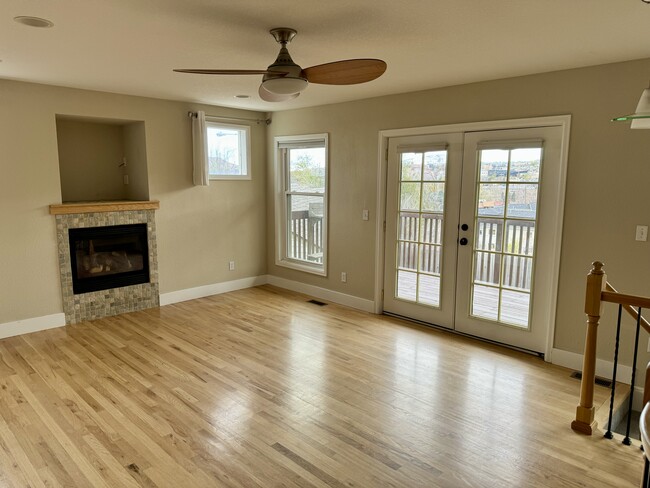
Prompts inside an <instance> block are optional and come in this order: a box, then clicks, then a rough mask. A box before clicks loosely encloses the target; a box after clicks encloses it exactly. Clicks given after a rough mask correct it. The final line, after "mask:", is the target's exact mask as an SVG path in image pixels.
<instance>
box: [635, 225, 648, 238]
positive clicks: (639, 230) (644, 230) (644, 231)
mask: <svg viewBox="0 0 650 488" xmlns="http://www.w3.org/2000/svg"><path fill="white" fill-rule="evenodd" d="M636 240H637V241H644V242H645V241H647V240H648V226H647V225H637V226H636Z"/></svg>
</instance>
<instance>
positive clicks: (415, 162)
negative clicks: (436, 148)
mask: <svg viewBox="0 0 650 488" xmlns="http://www.w3.org/2000/svg"><path fill="white" fill-rule="evenodd" d="M421 176H422V153H404V154H402V170H401V180H402V181H420V180H421V179H422V178H421Z"/></svg>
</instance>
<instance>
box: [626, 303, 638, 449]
mask: <svg viewBox="0 0 650 488" xmlns="http://www.w3.org/2000/svg"><path fill="white" fill-rule="evenodd" d="M638 312H639V315H637V317H636V335H635V337H634V358H633V359H632V380H631V382H630V404H629V405H628V406H627V427H626V429H625V439H623V444H625V445H626V446H629V445H631V444H632V441H631V440H630V422H631V420H632V402H633V401H634V379H635V376H636V357H637V355H638V352H639V330H640V329H641V307H639V310H638Z"/></svg>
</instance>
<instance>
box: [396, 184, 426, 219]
mask: <svg viewBox="0 0 650 488" xmlns="http://www.w3.org/2000/svg"><path fill="white" fill-rule="evenodd" d="M421 190H422V183H420V182H418V183H404V182H402V183H401V184H400V207H399V208H400V210H415V211H416V212H418V211H419V210H420V191H421Z"/></svg>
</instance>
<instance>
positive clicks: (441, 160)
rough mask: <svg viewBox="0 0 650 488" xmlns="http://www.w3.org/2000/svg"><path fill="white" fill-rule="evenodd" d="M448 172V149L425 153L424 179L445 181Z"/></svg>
mask: <svg viewBox="0 0 650 488" xmlns="http://www.w3.org/2000/svg"><path fill="white" fill-rule="evenodd" d="M446 174H447V151H429V152H426V153H424V174H423V176H422V180H423V181H445V177H446Z"/></svg>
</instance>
